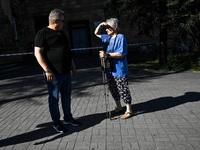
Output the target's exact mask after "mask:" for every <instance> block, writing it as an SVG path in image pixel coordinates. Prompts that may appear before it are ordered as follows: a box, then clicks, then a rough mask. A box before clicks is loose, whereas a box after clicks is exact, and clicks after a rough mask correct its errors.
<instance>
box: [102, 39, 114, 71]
mask: <svg viewBox="0 0 200 150" xmlns="http://www.w3.org/2000/svg"><path fill="white" fill-rule="evenodd" d="M116 39H117V36H116V37H115V41H116ZM115 41H114V45H113V49H112V52H114V47H115ZM109 42H110V39H109ZM109 42H108V43H107V45H106V47H104V51H106V49H107V46H108V44H109ZM113 61H114V60H113V58H108V57H106V58H105V70H106V71H113V68H114V62H113Z"/></svg>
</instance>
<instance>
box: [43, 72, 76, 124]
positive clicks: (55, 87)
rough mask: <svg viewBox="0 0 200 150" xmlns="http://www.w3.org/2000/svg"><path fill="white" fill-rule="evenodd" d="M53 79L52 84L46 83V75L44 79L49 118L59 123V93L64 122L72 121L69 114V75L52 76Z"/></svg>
mask: <svg viewBox="0 0 200 150" xmlns="http://www.w3.org/2000/svg"><path fill="white" fill-rule="evenodd" d="M54 76H55V79H54V81H53V82H48V81H47V79H46V75H45V74H44V77H45V79H46V82H47V87H48V92H49V110H50V114H51V118H52V120H53V121H54V122H58V121H60V111H59V93H60V94H61V104H62V109H63V113H64V120H65V121H71V120H73V117H72V114H71V90H72V88H71V74H70V73H67V74H61V75H60V74H54Z"/></svg>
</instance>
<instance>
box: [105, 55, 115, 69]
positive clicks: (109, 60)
mask: <svg viewBox="0 0 200 150" xmlns="http://www.w3.org/2000/svg"><path fill="white" fill-rule="evenodd" d="M113 66H114V62H113V58H106V59H105V69H106V70H107V71H112V70H113Z"/></svg>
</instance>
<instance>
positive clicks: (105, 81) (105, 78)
mask: <svg viewBox="0 0 200 150" xmlns="http://www.w3.org/2000/svg"><path fill="white" fill-rule="evenodd" d="M101 69H102V79H103V85H104V97H105V103H106V116H107V117H108V118H110V120H111V111H110V105H109V95H108V85H107V84H108V79H107V75H106V66H105V58H101Z"/></svg>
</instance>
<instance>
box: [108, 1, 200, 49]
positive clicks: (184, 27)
mask: <svg viewBox="0 0 200 150" xmlns="http://www.w3.org/2000/svg"><path fill="white" fill-rule="evenodd" d="M165 2H166V6H167V14H164V15H163V14H162V13H161V11H162V8H163V7H162V5H163V4H165ZM106 6H107V8H108V9H109V10H110V11H112V12H114V13H116V14H118V15H119V14H121V13H127V20H128V21H129V23H130V24H133V23H136V24H137V25H138V27H139V30H140V32H139V33H141V34H146V35H149V33H150V32H149V31H150V30H152V29H153V28H155V27H156V26H157V27H158V26H159V25H160V27H161V29H163V28H165V27H167V28H169V29H173V28H176V29H178V31H179V35H180V40H181V41H182V42H184V41H190V43H192V44H193V45H194V46H195V47H196V50H197V49H198V47H200V40H199V39H200V28H199V27H200V0H108V3H107V5H106ZM160 23H161V24H160Z"/></svg>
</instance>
